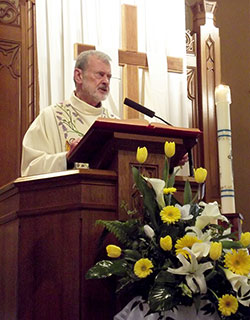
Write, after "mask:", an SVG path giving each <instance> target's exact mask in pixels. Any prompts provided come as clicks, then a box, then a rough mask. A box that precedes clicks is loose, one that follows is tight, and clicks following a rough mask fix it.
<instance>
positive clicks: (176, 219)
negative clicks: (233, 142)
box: [86, 142, 250, 320]
mask: <svg viewBox="0 0 250 320" xmlns="http://www.w3.org/2000/svg"><path fill="white" fill-rule="evenodd" d="M164 152H165V166H164V172H163V180H161V179H155V178H147V177H145V176H143V175H142V174H141V172H140V171H141V166H142V165H143V163H144V162H145V161H146V159H147V156H148V151H147V149H146V148H145V147H143V148H140V147H138V150H137V155H136V158H137V161H138V162H139V165H138V167H137V168H136V167H133V168H132V173H133V178H134V182H135V185H136V187H137V189H138V190H139V191H140V193H141V195H142V197H143V208H144V209H143V213H142V214H141V217H140V218H134V217H133V215H132V217H131V216H130V218H128V220H127V221H125V222H121V221H103V220H98V221H97V223H98V224H101V225H103V226H104V227H105V228H106V229H107V230H108V231H110V232H112V233H113V234H114V235H115V236H116V238H117V239H118V241H119V243H120V245H119V246H118V245H115V244H110V245H108V246H107V247H106V250H107V256H108V257H109V259H106V260H103V261H99V262H97V263H96V264H95V265H94V266H93V267H92V268H91V269H90V270H89V271H88V272H87V275H86V278H87V279H93V278H107V277H110V276H112V275H114V276H117V280H118V281H117V283H118V286H117V292H124V291H125V292H126V290H127V292H130V293H131V292H132V293H133V295H134V296H138V295H140V296H141V297H142V300H138V301H137V302H136V303H135V304H133V308H134V307H135V306H136V304H143V303H146V304H147V306H148V312H147V314H151V313H157V314H158V315H159V317H158V319H162V318H163V314H164V312H166V311H168V310H174V309H175V308H177V309H178V307H180V306H188V307H190V306H195V308H196V310H197V313H198V311H202V312H203V313H204V314H207V315H212V314H217V317H218V318H219V319H235V320H236V319H237V320H246V319H250V311H249V310H250V308H249V307H250V277H249V274H250V255H249V251H248V248H249V247H250V232H246V233H242V235H241V237H240V240H236V239H235V236H234V235H233V234H231V233H230V226H229V225H228V224H227V227H224V226H222V224H218V221H227V219H226V217H224V216H223V215H222V214H221V213H220V211H219V207H218V204H217V202H213V203H205V202H203V201H201V200H202V199H201V196H200V195H201V194H202V192H201V190H202V189H203V187H204V183H205V180H206V176H207V171H206V169H204V168H198V169H196V170H194V178H195V181H196V182H197V183H198V191H197V193H196V194H195V195H194V196H193V192H192V190H191V185H190V182H189V181H188V179H187V181H186V182H185V188H184V199H183V203H182V204H180V203H178V201H177V200H176V199H175V197H174V194H175V193H176V192H177V190H176V189H175V187H174V183H175V176H176V173H177V171H178V170H177V171H175V172H173V173H172V174H170V173H169V171H170V170H169V168H170V161H171V158H172V157H173V155H174V154H175V143H174V142H166V143H165V146H164ZM227 222H228V221H227Z"/></svg>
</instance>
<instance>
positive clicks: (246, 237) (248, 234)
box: [240, 232, 250, 247]
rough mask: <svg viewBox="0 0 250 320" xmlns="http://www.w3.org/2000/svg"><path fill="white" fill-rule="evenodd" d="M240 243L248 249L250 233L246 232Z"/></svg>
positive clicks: (242, 235)
mask: <svg viewBox="0 0 250 320" xmlns="http://www.w3.org/2000/svg"><path fill="white" fill-rule="evenodd" d="M240 242H241V244H242V245H243V246H244V247H248V246H249V245H250V232H244V233H242V234H241V237H240Z"/></svg>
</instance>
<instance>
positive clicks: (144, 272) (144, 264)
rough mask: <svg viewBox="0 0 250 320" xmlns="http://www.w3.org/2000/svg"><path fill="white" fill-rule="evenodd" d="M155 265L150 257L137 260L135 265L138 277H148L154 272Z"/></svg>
mask: <svg viewBox="0 0 250 320" xmlns="http://www.w3.org/2000/svg"><path fill="white" fill-rule="evenodd" d="M153 267H154V266H153V263H152V262H151V261H150V260H149V259H147V258H142V259H140V260H138V261H136V263H135V265H134V273H135V274H136V275H137V277H138V278H146V277H147V276H148V275H150V273H151V272H153V270H152V268H153Z"/></svg>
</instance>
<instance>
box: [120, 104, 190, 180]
mask: <svg viewBox="0 0 250 320" xmlns="http://www.w3.org/2000/svg"><path fill="white" fill-rule="evenodd" d="M123 103H124V104H126V105H127V106H129V107H131V108H133V109H135V110H137V111H139V112H141V113H143V114H145V115H146V116H149V117H150V118H153V117H155V118H158V119H160V120H161V121H163V122H164V123H166V124H168V125H169V126H171V127H173V125H172V124H170V123H169V122H167V121H166V120H164V119H162V118H161V117H158V116H156V115H155V112H154V111H152V110H150V109H148V108H146V107H144V106H142V105H141V104H139V103H137V102H135V101H133V100H130V99H128V98H125V99H124V101H123ZM188 158H189V173H190V176H193V175H194V171H193V159H192V153H191V149H188Z"/></svg>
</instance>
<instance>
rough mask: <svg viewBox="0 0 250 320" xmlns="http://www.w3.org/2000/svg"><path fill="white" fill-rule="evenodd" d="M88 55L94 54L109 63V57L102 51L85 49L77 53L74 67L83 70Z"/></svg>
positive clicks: (86, 63)
mask: <svg viewBox="0 0 250 320" xmlns="http://www.w3.org/2000/svg"><path fill="white" fill-rule="evenodd" d="M90 56H95V57H97V58H98V59H100V60H101V61H103V62H104V63H107V64H110V61H111V58H110V57H109V56H108V55H107V54H106V53H104V52H101V51H97V50H87V51H83V52H81V53H80V54H79V56H78V57H77V59H76V64H75V68H79V69H81V70H82V71H85V70H86V67H87V65H88V60H89V57H90Z"/></svg>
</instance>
